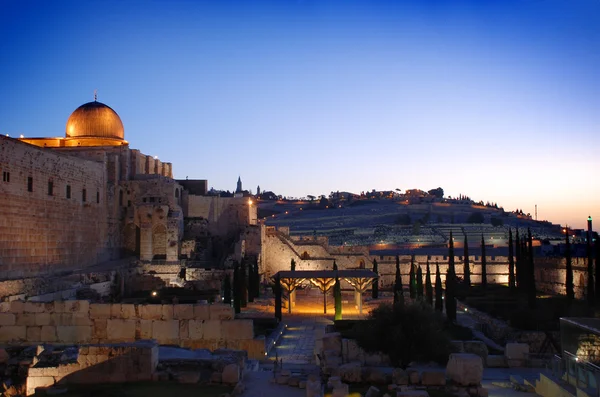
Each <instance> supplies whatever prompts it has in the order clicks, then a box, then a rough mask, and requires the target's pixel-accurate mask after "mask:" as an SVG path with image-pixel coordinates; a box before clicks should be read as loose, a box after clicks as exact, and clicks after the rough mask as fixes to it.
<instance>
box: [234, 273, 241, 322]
mask: <svg viewBox="0 0 600 397" xmlns="http://www.w3.org/2000/svg"><path fill="white" fill-rule="evenodd" d="M241 290H242V287H241V281H240V266H239V265H238V263H237V262H235V263H234V265H233V310H234V312H235V314H238V313H239V312H240V311H241V310H242V309H241V307H242V300H241V299H242V298H241V295H242V291H241Z"/></svg>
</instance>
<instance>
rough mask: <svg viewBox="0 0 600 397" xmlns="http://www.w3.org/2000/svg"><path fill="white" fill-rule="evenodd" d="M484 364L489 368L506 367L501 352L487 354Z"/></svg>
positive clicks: (504, 358)
mask: <svg viewBox="0 0 600 397" xmlns="http://www.w3.org/2000/svg"><path fill="white" fill-rule="evenodd" d="M486 364H487V366H488V367H490V368H506V367H507V365H508V364H507V362H506V357H505V356H504V355H501V354H490V355H488V356H487V360H486Z"/></svg>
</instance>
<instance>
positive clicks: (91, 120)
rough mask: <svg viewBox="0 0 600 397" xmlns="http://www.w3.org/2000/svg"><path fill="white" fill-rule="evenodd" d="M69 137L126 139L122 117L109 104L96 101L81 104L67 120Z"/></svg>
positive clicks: (67, 134)
mask: <svg viewBox="0 0 600 397" xmlns="http://www.w3.org/2000/svg"><path fill="white" fill-rule="evenodd" d="M66 136H67V138H79V137H90V138H112V139H125V131H124V129H123V123H122V122H121V118H120V117H119V115H118V114H117V112H115V111H114V110H112V109H111V108H110V107H109V106H106V105H105V104H103V103H100V102H97V101H94V102H88V103H85V104H83V105H81V106H79V107H78V108H77V109H75V111H74V112H73V113H71V116H69V120H67V132H66Z"/></svg>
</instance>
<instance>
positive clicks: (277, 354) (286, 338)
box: [268, 316, 332, 367]
mask: <svg viewBox="0 0 600 397" xmlns="http://www.w3.org/2000/svg"><path fill="white" fill-rule="evenodd" d="M284 323H285V324H287V326H286V328H285V329H284V332H283V335H282V336H281V338H280V339H279V343H278V344H277V345H276V346H275V348H273V349H271V351H270V352H269V356H268V358H269V360H275V358H277V359H279V360H283V365H284V367H285V365H286V364H314V363H315V356H314V350H315V332H321V333H325V327H326V326H327V324H331V323H332V322H331V320H328V319H326V318H320V317H305V316H294V317H292V316H290V317H286V318H284Z"/></svg>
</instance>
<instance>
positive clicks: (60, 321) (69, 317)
mask: <svg viewBox="0 0 600 397" xmlns="http://www.w3.org/2000/svg"><path fill="white" fill-rule="evenodd" d="M40 314H43V313H40ZM43 325H75V324H73V313H50V323H49V324H43Z"/></svg>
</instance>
